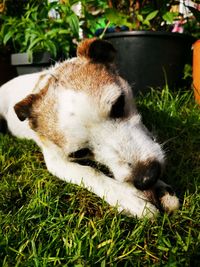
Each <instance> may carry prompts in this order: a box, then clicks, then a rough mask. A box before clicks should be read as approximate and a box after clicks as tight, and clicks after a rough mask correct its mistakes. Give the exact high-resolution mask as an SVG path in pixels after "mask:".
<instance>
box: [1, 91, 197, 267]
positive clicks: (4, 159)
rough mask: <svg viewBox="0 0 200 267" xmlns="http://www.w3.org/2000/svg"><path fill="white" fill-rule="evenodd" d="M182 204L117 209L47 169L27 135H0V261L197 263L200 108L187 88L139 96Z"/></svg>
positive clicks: (21, 263) (30, 263)
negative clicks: (158, 210) (139, 210)
mask: <svg viewBox="0 0 200 267" xmlns="http://www.w3.org/2000/svg"><path fill="white" fill-rule="evenodd" d="M137 102H138V108H139V110H140V112H141V114H142V115H143V120H144V123H145V124H146V125H147V127H148V128H149V129H150V130H151V131H153V132H154V133H155V134H156V135H157V139H158V141H159V142H160V143H162V144H163V147H164V149H165V151H166V156H167V159H168V163H167V166H166V171H165V177H164V178H165V180H166V181H169V182H170V183H171V184H172V185H174V187H175V188H176V191H177V192H178V194H179V196H180V198H181V201H182V206H181V208H180V210H179V211H178V212H177V213H176V214H175V215H174V216H172V217H168V216H167V215H164V214H161V215H159V216H158V217H157V218H156V219H155V220H154V221H149V220H147V219H144V220H137V219H136V218H128V217H126V216H124V215H122V214H118V213H117V211H116V209H115V208H111V207H110V206H109V205H107V204H106V203H105V202H104V201H103V200H101V199H99V198H98V197H96V196H95V195H94V194H92V193H90V192H88V191H87V190H85V189H83V188H81V187H79V186H75V185H71V184H66V183H64V182H62V181H60V180H58V179H57V178H56V177H53V176H52V175H51V174H49V173H48V172H47V170H46V168H45V164H44V162H43V157H42V154H41V153H40V151H39V149H38V148H37V146H36V145H34V144H33V143H32V142H30V141H25V140H18V139H16V138H14V137H11V136H9V135H2V134H0V224H1V227H0V266H4V267H10V266H11V267H12V266H24V267H27V266H28V267H29V266H38V267H40V266H66V267H68V266H102V267H103V266H127V267H129V266H199V265H200V194H199V193H200V109H199V108H198V107H196V106H195V103H194V101H193V96H192V94H191V92H188V91H187V92H181V91H180V92H174V93H172V92H170V91H169V90H168V89H167V88H165V90H163V91H162V92H160V91H152V92H151V93H149V94H148V95H146V96H144V97H142V96H140V97H139V98H138V100H137Z"/></svg>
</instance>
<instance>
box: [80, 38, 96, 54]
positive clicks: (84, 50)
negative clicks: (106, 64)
mask: <svg viewBox="0 0 200 267" xmlns="http://www.w3.org/2000/svg"><path fill="white" fill-rule="evenodd" d="M95 40H97V38H91V39H85V40H83V41H82V42H81V43H80V44H79V45H78V48H77V56H78V57H85V58H87V59H89V58H90V55H89V49H90V45H91V44H92V43H93V42H94V41H95Z"/></svg>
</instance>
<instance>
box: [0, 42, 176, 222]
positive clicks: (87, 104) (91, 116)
mask: <svg viewBox="0 0 200 267" xmlns="http://www.w3.org/2000/svg"><path fill="white" fill-rule="evenodd" d="M114 57H115V49H114V48H113V46H112V45H111V44H110V43H108V42H106V41H102V40H98V39H87V40H85V41H83V42H82V43H80V45H79V46H78V49H77V57H76V58H72V59H70V60H66V61H64V62H62V63H58V64H57V65H55V66H54V67H53V68H50V69H48V70H45V71H42V72H40V73H35V74H28V75H23V76H20V77H17V78H15V79H13V80H11V81H9V82H8V83H6V84H5V85H3V86H2V87H1V88H0V117H1V120H3V119H4V120H6V121H7V125H8V129H9V131H10V132H11V133H12V134H13V135H15V136H17V137H20V138H28V139H32V140H34V141H35V142H36V143H37V144H38V145H39V146H40V148H41V150H42V153H43V155H44V160H45V163H46V166H47V169H48V170H49V171H50V172H51V173H52V174H54V175H55V176H57V177H59V178H60V179H62V180H64V181H67V182H71V183H74V184H78V185H84V186H85V187H86V188H88V189H89V190H91V191H92V192H94V193H95V194H97V195H98V196H100V197H101V198H104V199H105V200H106V201H107V202H108V203H109V204H111V205H116V206H117V207H118V210H119V211H125V212H126V213H127V214H130V215H134V216H138V217H142V216H151V215H153V214H155V213H156V212H157V211H158V209H160V208H161V209H162V210H164V211H167V212H172V211H174V210H176V209H177V208H178V206H179V201H178V198H177V197H176V196H175V194H174V192H173V191H172V190H171V187H169V186H168V185H166V184H165V183H164V182H162V181H161V180H159V178H160V176H161V174H162V171H163V166H164V162H165V159H164V158H165V156H164V153H163V150H162V148H161V146H160V145H159V144H158V143H156V142H155V141H154V140H153V139H152V137H151V135H150V133H149V132H148V130H147V129H146V128H145V126H144V125H143V124H142V122H141V117H140V115H139V114H138V111H137V109H136V107H135V104H134V101H133V96H132V92H131V89H130V87H129V85H128V84H127V82H126V81H124V80H123V79H122V78H121V77H120V76H119V75H118V72H117V70H116V67H115V64H114ZM83 157H84V158H85V157H86V158H87V157H90V158H91V157H92V158H93V160H94V161H95V162H97V163H98V164H100V165H103V166H106V168H104V171H101V170H98V168H95V167H94V166H93V165H92V166H88V165H86V163H85V162H84V164H83V161H81V160H82V159H83ZM88 162H89V161H88ZM101 169H102V168H101ZM105 169H106V170H105ZM108 170H109V171H108Z"/></svg>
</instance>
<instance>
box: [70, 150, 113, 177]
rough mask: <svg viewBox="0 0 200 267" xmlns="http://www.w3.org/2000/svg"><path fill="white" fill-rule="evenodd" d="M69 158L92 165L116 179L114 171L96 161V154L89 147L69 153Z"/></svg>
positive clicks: (85, 164)
mask: <svg viewBox="0 0 200 267" xmlns="http://www.w3.org/2000/svg"><path fill="white" fill-rule="evenodd" d="M69 158H70V160H71V161H72V162H75V163H78V164H80V165H83V166H90V167H92V168H93V169H95V170H96V171H98V172H101V173H103V174H105V175H106V176H109V177H110V178H113V179H114V175H113V173H112V171H111V170H110V169H109V168H108V166H106V165H104V164H102V163H100V162H97V161H95V159H94V154H93V153H92V151H91V150H90V149H89V148H82V149H79V150H77V151H75V152H72V153H71V154H69Z"/></svg>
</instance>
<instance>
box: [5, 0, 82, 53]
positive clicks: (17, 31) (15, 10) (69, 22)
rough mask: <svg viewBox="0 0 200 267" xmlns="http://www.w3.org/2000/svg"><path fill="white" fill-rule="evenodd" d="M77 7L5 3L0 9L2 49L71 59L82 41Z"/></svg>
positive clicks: (33, 1) (8, 0)
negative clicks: (49, 54)
mask: <svg viewBox="0 0 200 267" xmlns="http://www.w3.org/2000/svg"><path fill="white" fill-rule="evenodd" d="M76 3H78V1H76V0H73V1H54V2H50V1H47V0H44V1H39V0H29V1H25V0H24V1H15V0H4V1H3V2H2V3H1V9H0V12H1V13H0V25H1V31H0V39H1V43H2V45H3V46H6V47H7V48H8V49H9V50H10V51H12V53H13V52H15V53H18V52H29V51H31V52H41V51H48V52H50V53H51V55H52V57H53V58H56V57H68V56H69V54H73V51H74V50H75V42H76V40H78V38H79V18H78V16H77V15H76V14H75V12H74V11H73V6H74V4H76ZM52 11H54V12H52ZM52 15H53V16H52Z"/></svg>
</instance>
